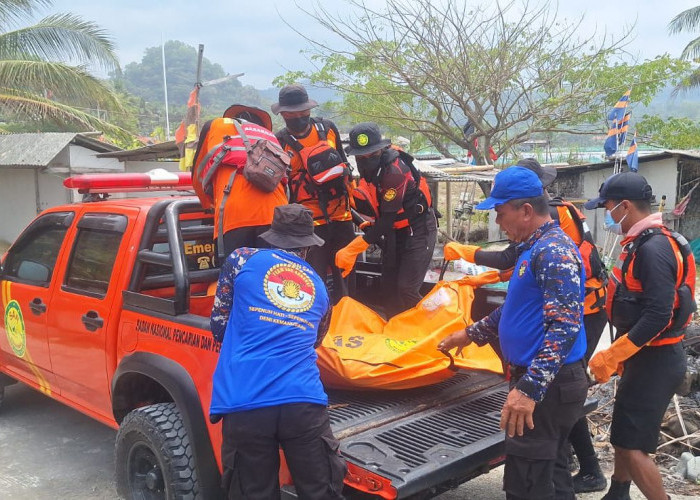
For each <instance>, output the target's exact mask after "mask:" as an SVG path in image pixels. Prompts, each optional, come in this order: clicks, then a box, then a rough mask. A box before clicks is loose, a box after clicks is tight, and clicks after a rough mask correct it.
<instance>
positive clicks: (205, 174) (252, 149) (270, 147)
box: [192, 120, 289, 259]
mask: <svg viewBox="0 0 700 500" xmlns="http://www.w3.org/2000/svg"><path fill="white" fill-rule="evenodd" d="M233 124H234V126H235V127H236V131H237V132H238V135H235V136H225V137H224V141H223V142H222V143H221V144H219V145H217V146H216V147H214V148H212V150H211V151H209V152H208V153H207V155H206V156H205V157H204V158H203V159H202V160H201V161H200V162H199V163H198V164H197V165H195V166H194V170H193V171H192V178H193V179H192V182H193V184H194V183H199V184H200V185H201V187H202V191H204V193H205V194H206V195H207V196H209V197H210V198H213V197H214V196H213V189H214V186H213V179H214V175H215V174H216V172H217V170H218V169H219V167H222V166H223V167H229V168H230V167H233V172H232V173H231V176H230V177H229V180H228V182H227V183H226V187H225V188H224V192H223V197H222V199H221V201H220V202H219V203H218V207H217V209H218V210H219V228H218V236H217V241H218V246H219V250H218V253H219V258H220V259H221V258H222V257H225V256H224V255H223V252H224V249H223V248H224V247H223V220H224V207H225V206H226V201H227V200H228V196H229V194H230V193H231V187H232V186H233V181H234V180H235V178H236V174H237V173H238V172H239V171H241V170H242V173H243V176H244V177H245V178H246V180H248V182H250V183H251V184H252V185H253V186H255V187H256V188H257V189H260V190H261V191H264V192H266V193H271V192H273V191H274V190H275V189H276V188H277V186H278V185H279V184H280V182H282V181H283V180H286V178H287V172H288V171H289V155H288V154H287V152H286V151H285V150H284V149H282V147H281V146H280V144H279V141H277V138H276V137H275V135H274V134H273V133H272V132H270V131H269V130H267V129H266V128H264V127H261V126H259V125H256V124H255V123H250V122H246V121H242V122H239V121H238V120H233Z"/></svg>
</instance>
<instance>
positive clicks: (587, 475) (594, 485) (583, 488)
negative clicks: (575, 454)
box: [574, 455, 608, 493]
mask: <svg viewBox="0 0 700 500" xmlns="http://www.w3.org/2000/svg"><path fill="white" fill-rule="evenodd" d="M579 463H580V464H581V468H580V470H579V472H578V474H576V475H575V476H574V491H575V492H576V493H589V492H591V491H604V490H605V488H606V487H607V486H608V482H607V481H606V479H605V476H604V475H603V471H602V470H600V464H599V463H598V457H596V456H595V455H591V456H590V457H579Z"/></svg>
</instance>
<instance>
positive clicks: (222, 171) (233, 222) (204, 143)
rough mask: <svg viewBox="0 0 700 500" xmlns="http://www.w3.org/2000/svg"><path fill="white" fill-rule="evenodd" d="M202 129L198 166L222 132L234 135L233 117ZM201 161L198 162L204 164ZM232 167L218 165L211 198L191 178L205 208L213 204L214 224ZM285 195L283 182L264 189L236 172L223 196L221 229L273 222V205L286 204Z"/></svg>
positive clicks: (221, 135)
mask: <svg viewBox="0 0 700 500" xmlns="http://www.w3.org/2000/svg"><path fill="white" fill-rule="evenodd" d="M208 125H209V126H208V127H207V125H205V126H204V128H203V129H202V134H201V135H200V138H199V145H198V146H197V156H196V158H195V159H194V168H198V167H200V162H202V163H206V161H207V159H208V158H209V156H210V155H211V154H213V152H214V151H215V150H216V148H218V147H219V146H220V145H221V143H223V142H224V137H225V136H231V137H233V136H236V135H238V131H237V130H236V127H235V125H234V123H233V119H232V118H215V119H214V120H212V121H211V122H209V124H208ZM203 166H204V165H201V167H203ZM233 170H234V169H233V168H231V167H224V166H221V167H219V169H218V170H217V171H216V173H215V174H214V178H213V179H212V186H213V191H212V192H213V200H212V199H211V198H210V197H209V196H207V195H206V194H205V193H204V189H203V188H202V186H201V184H199V183H198V182H195V177H196V176H193V178H192V181H193V185H194V190H195V193H197V196H198V197H199V199H200V200H201V202H202V206H203V207H204V208H214V227H215V228H217V230H218V228H219V204H220V203H221V201H222V199H223V192H224V188H225V187H226V185H227V184H228V182H229V180H230V178H231V174H232V173H233ZM286 203H287V195H286V193H285V191H284V185H282V184H281V183H280V185H279V186H277V189H275V190H274V191H273V192H271V193H265V192H264V191H261V190H260V189H258V188H256V187H255V186H253V185H252V184H251V183H250V182H248V181H247V180H246V178H245V177H244V176H243V175H236V177H235V180H234V182H233V186H231V193H230V194H229V196H228V198H227V199H226V206H225V207H224V220H223V232H227V231H230V230H232V229H237V228H239V227H247V226H264V225H268V224H271V223H272V215H273V213H274V211H275V207H277V206H279V205H285V204H286Z"/></svg>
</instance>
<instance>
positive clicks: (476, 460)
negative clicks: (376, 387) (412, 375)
mask: <svg viewBox="0 0 700 500" xmlns="http://www.w3.org/2000/svg"><path fill="white" fill-rule="evenodd" d="M328 394H329V399H330V403H329V404H330V420H331V425H332V427H333V432H334V433H335V436H336V437H337V438H338V439H339V440H340V449H341V451H342V454H343V456H344V457H345V458H346V459H347V460H348V461H350V462H352V463H355V464H357V465H359V466H360V467H362V468H364V469H367V470H369V471H372V472H374V473H376V474H378V475H380V476H383V477H385V478H387V479H390V480H391V483H392V485H393V486H394V487H395V488H396V490H397V492H398V498H406V497H408V496H410V495H412V494H415V493H417V492H426V490H427V491H429V492H430V491H432V492H434V493H438V492H439V491H442V490H444V489H449V488H450V487H454V486H456V485H457V484H459V483H461V482H462V481H464V480H466V479H468V478H470V477H473V476H475V475H478V474H479V473H481V472H486V470H483V469H484V465H485V464H488V463H491V464H492V465H493V464H495V463H497V462H498V461H499V458H500V457H501V456H502V455H503V441H504V437H503V432H501V430H500V429H499V421H500V411H501V407H502V406H503V403H504V401H505V399H506V396H507V385H506V384H505V383H504V379H503V377H502V376H498V375H494V374H490V373H481V372H461V373H457V374H456V375H455V376H454V377H452V378H451V379H449V380H446V381H444V382H441V383H439V384H436V385H433V386H429V387H422V388H419V389H410V390H402V391H376V392H370V391H363V392H359V391H358V392H355V391H339V390H329V391H328Z"/></svg>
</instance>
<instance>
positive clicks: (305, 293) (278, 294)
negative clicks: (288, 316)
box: [263, 264, 316, 313]
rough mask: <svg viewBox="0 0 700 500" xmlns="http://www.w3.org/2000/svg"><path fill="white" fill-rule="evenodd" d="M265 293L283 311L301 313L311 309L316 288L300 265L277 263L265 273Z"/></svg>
mask: <svg viewBox="0 0 700 500" xmlns="http://www.w3.org/2000/svg"><path fill="white" fill-rule="evenodd" d="M263 286H264V287H265V295H266V296H267V298H268V299H269V300H270V302H272V303H273V304H274V305H275V306H277V307H279V308H280V309H282V310H283V311H287V312H293V313H300V312H305V311H308V310H309V309H311V306H312V305H313V304H314V298H315V296H316V293H315V292H316V290H315V288H314V284H313V282H312V281H311V279H310V278H309V277H308V276H307V275H306V273H304V272H303V271H302V270H301V268H300V266H298V265H295V264H277V265H275V266H272V267H271V268H270V270H269V271H268V272H267V274H265V280H264V281H263Z"/></svg>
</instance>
